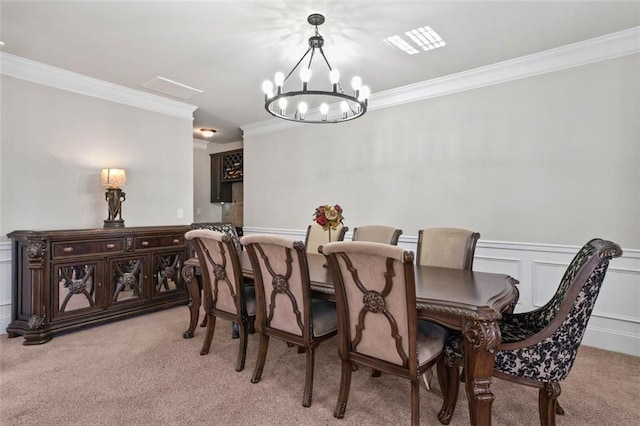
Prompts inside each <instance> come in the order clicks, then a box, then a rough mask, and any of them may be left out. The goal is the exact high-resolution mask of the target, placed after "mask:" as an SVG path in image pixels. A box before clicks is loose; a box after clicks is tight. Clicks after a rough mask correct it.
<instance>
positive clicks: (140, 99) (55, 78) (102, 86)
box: [0, 52, 198, 120]
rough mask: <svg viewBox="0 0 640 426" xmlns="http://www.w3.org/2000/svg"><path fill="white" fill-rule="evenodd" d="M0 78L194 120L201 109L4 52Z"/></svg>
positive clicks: (1, 58) (1, 56)
mask: <svg viewBox="0 0 640 426" xmlns="http://www.w3.org/2000/svg"><path fill="white" fill-rule="evenodd" d="M0 74H2V75H6V76H9V77H13V78H18V79H21V80H26V81H30V82H32V83H37V84H42V85H45V86H50V87H54V88H56V89H61V90H66V91H69V92H74V93H79V94H81V95H86V96H91V97H94V98H99V99H104V100H106V101H111V102H116V103H119V104H124V105H129V106H132V107H135V108H141V109H146V110H149V111H154V112H159V113H161V114H167V115H171V116H175V117H179V118H188V119H190V120H193V112H194V111H195V110H196V109H197V108H198V107H197V106H194V105H190V104H186V103H184V102H178V101H174V100H171V99H168V98H164V97H162V96H157V95H153V94H151V93H146V92H142V91H140V90H135V89H130V88H128V87H124V86H119V85H117V84H113V83H109V82H107V81H102V80H98V79H96V78H92V77H88V76H86V75H82V74H78V73H74V72H71V71H67V70H64V69H62V68H57V67H53V66H51V65H46V64H43V63H40V62H36V61H32V60H30V59H26V58H22V57H20V56H15V55H11V54H8V53H4V52H0Z"/></svg>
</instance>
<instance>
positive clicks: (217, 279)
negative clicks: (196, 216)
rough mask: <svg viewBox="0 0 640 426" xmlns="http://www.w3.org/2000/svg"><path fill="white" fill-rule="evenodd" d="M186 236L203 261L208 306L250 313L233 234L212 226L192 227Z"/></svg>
mask: <svg viewBox="0 0 640 426" xmlns="http://www.w3.org/2000/svg"><path fill="white" fill-rule="evenodd" d="M185 237H186V238H187V240H191V241H193V242H194V245H195V249H196V251H197V254H198V260H199V261H200V269H201V270H202V278H203V289H204V307H205V310H207V311H209V310H214V311H223V312H226V313H229V314H234V315H239V314H241V313H242V312H243V311H244V312H245V314H246V306H245V300H246V297H245V286H244V279H243V276H242V268H241V266H240V260H239V258H238V252H237V250H236V246H235V243H234V241H233V240H232V238H231V237H229V235H227V234H223V233H222V232H216V231H210V230H208V229H195V230H192V231H189V232H187V233H186V234H185Z"/></svg>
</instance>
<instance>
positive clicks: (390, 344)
mask: <svg viewBox="0 0 640 426" xmlns="http://www.w3.org/2000/svg"><path fill="white" fill-rule="evenodd" d="M322 252H323V254H325V255H327V256H328V257H329V262H330V267H331V273H332V277H333V283H334V288H335V292H336V305H337V310H338V324H339V326H338V329H339V330H340V331H339V333H340V340H341V341H344V342H343V343H344V345H341V348H342V350H349V351H353V352H356V353H358V354H361V355H366V356H369V357H373V358H378V359H382V360H384V361H387V362H389V363H392V364H396V365H399V366H401V367H404V368H409V365H410V363H411V362H412V363H414V364H413V370H414V371H415V369H416V364H415V363H416V362H417V360H416V357H415V356H414V355H415V354H416V347H415V343H416V324H417V312H416V308H415V305H416V296H415V281H414V272H413V253H411V252H408V251H405V250H404V249H402V248H400V247H395V246H392V245H389V244H382V243H371V242H362V241H355V242H354V241H348V242H341V243H340V242H336V243H329V244H326V245H324V246H323V247H322ZM407 306H411V309H407Z"/></svg>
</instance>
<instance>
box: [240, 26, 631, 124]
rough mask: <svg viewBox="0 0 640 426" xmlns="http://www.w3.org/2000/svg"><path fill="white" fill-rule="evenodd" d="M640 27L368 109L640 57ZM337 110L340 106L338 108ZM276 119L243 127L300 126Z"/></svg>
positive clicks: (418, 87) (377, 99)
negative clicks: (630, 56)
mask: <svg viewBox="0 0 640 426" xmlns="http://www.w3.org/2000/svg"><path fill="white" fill-rule="evenodd" d="M638 38H640V26H638V27H632V28H629V29H626V30H623V31H618V32H615V33H611V34H607V35H604V36H600V37H595V38H592V39H588V40H583V41H579V42H577V43H572V44H568V45H566V46H561V47H557V48H554V49H549V50H545V51H542V52H538V53H533V54H531V55H525V56H521V57H519V58H515V59H510V60H507V61H502V62H497V63H495V64H491V65H487V66H483V67H478V68H474V69H471V70H467V71H462V72H459V73H456V74H451V75H447V76H444V77H438V78H434V79H431V80H425V81H422V82H418V83H414V84H409V85H406V86H402V87H397V88H395V89H390V90H385V91H383V92H380V93H374V94H372V95H371V98H370V99H369V104H368V107H367V109H368V110H369V111H374V110H376V109H383V108H389V107H393V106H397V105H402V104H407V103H410V102H416V101H422V100H425V99H430V98H435V97H439V96H446V95H450V94H452V93H458V92H463V91H466V90H473V89H478V88H481V87H486V86H492V85H495V84H501V83H506V82H509V81H513V80H519V79H522V78H527V77H533V76H536V75H541V74H546V73H550V72H554V71H561V70H564V69H568V68H573V67H578V66H582V65H587V64H591V63H595V62H601V61H606V60H609V59H615V58H619V57H622V56H627V55H632V54H635V53H640V43H638ZM336 108H337V106H336ZM300 125H301V123H296V122H291V121H284V120H278V119H275V118H272V119H268V120H264V121H259V122H257V123H250V124H245V125H241V126H240V128H241V129H242V130H243V132H244V134H245V136H246V135H257V134H262V133H270V132H275V131H279V130H284V129H289V128H292V127H296V126H300Z"/></svg>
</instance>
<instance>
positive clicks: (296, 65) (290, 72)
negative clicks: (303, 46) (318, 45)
mask: <svg viewBox="0 0 640 426" xmlns="http://www.w3.org/2000/svg"><path fill="white" fill-rule="evenodd" d="M310 50H312V48H311V47H309V48H308V49H307V51H306V52H304V55H302V58H300V60H299V61H298V63H297V64H295V65H294V66H293V68H291V71H289V74H287V76H286V77H285V78H284V81H287V79H288V78H289V77H290V76H291V74H293V72H294V71H295V70H296V68H298V65H300V62H302V60H303V59H304V58H305V57H306V56H307V55H308V54H309V51H310ZM312 56H313V54H312ZM284 81H283V82H284Z"/></svg>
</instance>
